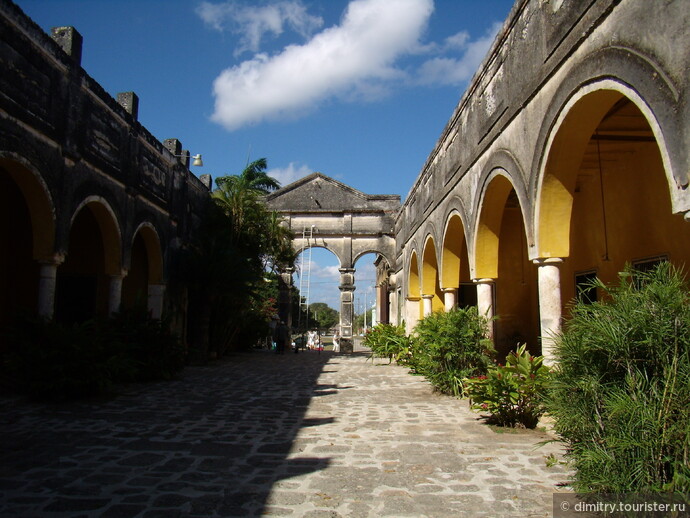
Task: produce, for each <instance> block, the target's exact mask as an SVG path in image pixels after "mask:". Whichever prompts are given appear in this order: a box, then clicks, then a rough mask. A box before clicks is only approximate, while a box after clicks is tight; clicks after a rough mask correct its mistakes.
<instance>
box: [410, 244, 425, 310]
mask: <svg viewBox="0 0 690 518" xmlns="http://www.w3.org/2000/svg"><path fill="white" fill-rule="evenodd" d="M409 265H410V266H409V268H408V270H407V297H408V298H415V299H419V298H420V297H421V296H422V286H421V283H420V275H419V259H418V258H417V251H416V250H412V252H411V253H410V262H409Z"/></svg>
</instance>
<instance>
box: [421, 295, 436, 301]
mask: <svg viewBox="0 0 690 518" xmlns="http://www.w3.org/2000/svg"><path fill="white" fill-rule="evenodd" d="M422 298H423V299H424V300H431V299H433V298H434V296H433V295H422Z"/></svg>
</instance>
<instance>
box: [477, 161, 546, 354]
mask: <svg viewBox="0 0 690 518" xmlns="http://www.w3.org/2000/svg"><path fill="white" fill-rule="evenodd" d="M478 213H479V218H478V220H477V223H476V224H477V231H476V233H475V248H474V250H475V272H474V273H475V278H476V279H485V280H487V279H494V280H495V283H493V286H492V289H493V291H494V292H493V300H494V303H495V313H494V314H495V315H497V316H498V320H497V321H496V322H495V323H494V342H495V347H496V351H497V353H498V355H499V358H501V359H502V358H503V357H504V356H505V355H507V354H508V353H509V352H510V351H511V350H512V349H514V348H515V347H516V346H517V345H518V344H522V343H526V344H527V345H528V347H529V349H530V350H531V351H532V352H534V353H537V352H538V351H539V344H538V339H537V336H538V322H537V293H536V282H535V281H536V279H535V277H536V275H535V270H534V266H533V265H532V264H531V262H530V260H529V246H528V238H527V230H526V228H527V225H526V224H525V208H524V206H523V203H522V202H521V200H520V197H519V195H518V193H517V192H516V189H515V188H514V184H513V181H512V178H511V177H510V176H509V175H508V173H507V172H506V171H505V170H503V169H500V168H497V169H494V170H493V171H491V173H490V174H488V175H487V176H486V188H485V190H484V192H483V195H482V196H481V197H480V207H479V209H478ZM484 284H486V281H484ZM480 309H483V308H480Z"/></svg>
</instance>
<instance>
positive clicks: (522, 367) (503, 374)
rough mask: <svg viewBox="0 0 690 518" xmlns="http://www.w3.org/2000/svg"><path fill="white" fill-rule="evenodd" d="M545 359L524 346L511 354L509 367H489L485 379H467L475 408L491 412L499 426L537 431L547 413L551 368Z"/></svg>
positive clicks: (493, 420)
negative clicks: (535, 429)
mask: <svg viewBox="0 0 690 518" xmlns="http://www.w3.org/2000/svg"><path fill="white" fill-rule="evenodd" d="M543 362H544V357H543V356H537V357H535V356H532V355H530V354H529V352H528V351H527V350H526V346H525V345H521V346H519V347H518V349H517V351H511V352H510V354H509V355H508V357H507V358H506V364H505V366H503V365H494V366H492V367H490V368H489V370H488V372H487V374H486V376H477V377H474V378H470V379H468V380H466V384H467V394H468V395H469V397H470V400H471V403H472V408H473V409H475V410H480V411H484V412H488V413H489V414H490V418H489V421H490V422H492V423H494V424H497V425H500V426H516V425H521V426H524V427H526V428H534V427H536V426H537V423H538V422H539V418H540V417H541V416H542V415H543V413H544V399H545V395H546V390H547V384H548V381H549V369H548V367H547V366H546V365H544V363H543Z"/></svg>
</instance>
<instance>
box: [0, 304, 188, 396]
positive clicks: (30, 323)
mask: <svg viewBox="0 0 690 518" xmlns="http://www.w3.org/2000/svg"><path fill="white" fill-rule="evenodd" d="M8 344H9V345H8V347H7V348H6V349H5V350H4V351H3V354H2V359H1V362H0V376H1V377H2V379H3V383H4V384H5V385H6V386H8V388H10V389H14V390H18V391H20V392H23V393H26V394H29V395H30V396H32V397H35V398H38V399H63V398H73V397H83V396H93V395H100V394H105V393H108V392H109V391H110V390H111V389H112V386H113V384H114V383H116V382H121V381H148V380H159V379H170V378H171V377H172V376H174V375H175V374H176V373H177V372H179V371H180V370H181V369H182V367H183V366H184V359H185V356H184V349H183V348H182V345H181V344H180V343H179V341H178V340H177V338H176V337H175V336H174V335H173V334H172V333H170V331H169V330H168V326H167V325H165V323H163V322H161V321H159V320H155V319H152V318H151V317H150V316H149V315H148V314H147V313H146V312H145V311H143V312H142V311H136V310H131V311H124V312H122V313H120V314H118V315H115V317H114V318H113V319H110V320H102V321H93V320H91V321H87V322H84V323H81V324H62V323H56V322H47V321H45V320H43V319H41V318H37V317H21V318H17V319H16V320H15V322H14V324H13V325H12V326H11V328H10V330H9V332H8Z"/></svg>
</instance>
